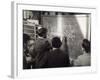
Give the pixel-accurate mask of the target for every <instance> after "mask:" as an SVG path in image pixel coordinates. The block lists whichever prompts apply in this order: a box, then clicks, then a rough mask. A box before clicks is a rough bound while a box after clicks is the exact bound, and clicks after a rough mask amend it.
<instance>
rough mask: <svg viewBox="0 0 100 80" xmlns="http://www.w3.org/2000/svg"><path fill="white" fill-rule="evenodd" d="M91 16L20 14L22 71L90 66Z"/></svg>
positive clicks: (80, 14)
mask: <svg viewBox="0 0 100 80" xmlns="http://www.w3.org/2000/svg"><path fill="white" fill-rule="evenodd" d="M90 16H91V14H90V13H82V12H81V13H79V12H62V11H42V10H41V11H39V10H27V9H26V10H25V9H24V10H23V11H22V24H23V25H22V27H23V33H22V35H23V39H22V40H23V53H22V55H23V56H22V57H23V58H22V59H23V60H22V61H23V69H24V70H27V69H40V68H64V67H66V68H69V67H72V68H73V67H84V66H88V67H90V66H91V17H90Z"/></svg>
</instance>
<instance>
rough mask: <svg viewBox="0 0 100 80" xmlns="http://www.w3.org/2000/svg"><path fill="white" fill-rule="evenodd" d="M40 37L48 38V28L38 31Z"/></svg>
mask: <svg viewBox="0 0 100 80" xmlns="http://www.w3.org/2000/svg"><path fill="white" fill-rule="evenodd" d="M37 33H38V35H39V36H40V37H44V36H46V33H47V29H46V28H40V29H38V32H37Z"/></svg>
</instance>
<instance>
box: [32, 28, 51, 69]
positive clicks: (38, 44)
mask: <svg viewBox="0 0 100 80" xmlns="http://www.w3.org/2000/svg"><path fill="white" fill-rule="evenodd" d="M46 36H47V29H46V28H40V29H39V30H38V38H37V40H36V41H35V43H34V50H33V57H35V68H43V67H44V65H45V54H46V52H48V51H49V50H50V49H51V45H50V43H49V41H48V40H47V38H46Z"/></svg>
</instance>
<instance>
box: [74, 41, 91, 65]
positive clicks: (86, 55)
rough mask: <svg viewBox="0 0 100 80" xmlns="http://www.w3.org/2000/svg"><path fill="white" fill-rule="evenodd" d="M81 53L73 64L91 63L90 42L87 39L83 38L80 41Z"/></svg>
mask: <svg viewBox="0 0 100 80" xmlns="http://www.w3.org/2000/svg"><path fill="white" fill-rule="evenodd" d="M82 50H83V54H82V55H80V56H78V58H77V59H76V60H75V61H73V65H75V66H90V65H91V54H90V42H89V41H88V40H87V39H84V40H83V43H82Z"/></svg>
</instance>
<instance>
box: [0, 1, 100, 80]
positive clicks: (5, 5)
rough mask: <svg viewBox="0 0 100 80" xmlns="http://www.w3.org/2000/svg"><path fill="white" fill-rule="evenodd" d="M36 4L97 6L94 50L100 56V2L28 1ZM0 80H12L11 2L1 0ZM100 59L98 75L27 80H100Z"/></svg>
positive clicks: (99, 59)
mask: <svg viewBox="0 0 100 80" xmlns="http://www.w3.org/2000/svg"><path fill="white" fill-rule="evenodd" d="M28 1H33V2H34V4H35V3H37V4H54V5H65V6H66V5H76V6H77V5H78V6H95V7H97V21H98V23H97V25H96V26H95V28H96V31H95V32H94V33H93V34H92V35H93V36H95V39H93V40H94V42H95V43H94V49H95V48H96V51H95V52H96V54H97V56H100V54H99V53H100V51H99V50H100V49H99V48H100V46H99V44H100V36H99V34H100V22H99V21H100V15H99V14H100V5H99V4H100V2H99V0H28ZM0 37H1V39H0V80H12V79H11V78H10V70H11V69H10V67H11V66H10V65H11V61H10V60H11V0H0ZM99 61H100V58H98V70H97V73H92V74H88V73H87V74H75V75H73V74H72V75H63V76H50V77H41V78H35V79H34V78H32V79H25V80H33V79H34V80H100V77H99V75H100V69H99V67H100V62H99ZM18 80H23V79H18Z"/></svg>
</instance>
